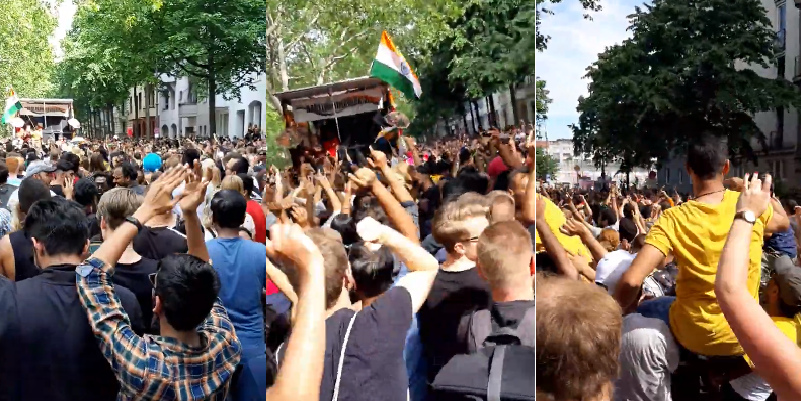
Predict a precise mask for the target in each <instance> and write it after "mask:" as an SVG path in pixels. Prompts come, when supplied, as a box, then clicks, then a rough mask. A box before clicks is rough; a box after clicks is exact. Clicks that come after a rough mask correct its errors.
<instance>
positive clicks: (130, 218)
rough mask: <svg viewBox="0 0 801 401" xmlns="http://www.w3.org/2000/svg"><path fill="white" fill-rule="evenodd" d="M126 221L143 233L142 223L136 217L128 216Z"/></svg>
mask: <svg viewBox="0 0 801 401" xmlns="http://www.w3.org/2000/svg"><path fill="white" fill-rule="evenodd" d="M125 221H127V222H129V223H131V224H133V225H135V226H136V231H142V223H140V222H139V220H137V219H136V217H133V216H128V217H126V218H125Z"/></svg>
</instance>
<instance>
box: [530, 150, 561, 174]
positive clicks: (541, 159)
mask: <svg viewBox="0 0 801 401" xmlns="http://www.w3.org/2000/svg"><path fill="white" fill-rule="evenodd" d="M535 157H536V158H535V159H534V160H535V164H534V165H535V167H536V169H537V178H538V179H540V180H545V179H547V178H548V177H551V179H554V177H555V176H556V173H558V172H559V160H557V159H556V158H555V157H553V156H551V155H549V154H546V153H545V151H544V150H543V149H542V148H537V150H536V152H535Z"/></svg>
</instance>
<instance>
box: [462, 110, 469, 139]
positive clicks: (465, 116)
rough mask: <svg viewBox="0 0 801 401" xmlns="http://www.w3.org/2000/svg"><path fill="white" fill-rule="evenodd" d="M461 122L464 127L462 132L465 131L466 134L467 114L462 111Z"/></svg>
mask: <svg viewBox="0 0 801 401" xmlns="http://www.w3.org/2000/svg"><path fill="white" fill-rule="evenodd" d="M462 123H463V124H464V126H463V127H464V132H465V134H467V133H468V130H467V114H466V113H465V112H462Z"/></svg>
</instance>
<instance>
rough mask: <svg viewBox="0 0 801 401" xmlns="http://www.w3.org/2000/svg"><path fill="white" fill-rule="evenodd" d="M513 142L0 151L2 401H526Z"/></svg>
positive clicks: (517, 163)
mask: <svg viewBox="0 0 801 401" xmlns="http://www.w3.org/2000/svg"><path fill="white" fill-rule="evenodd" d="M518 131H521V132H522V134H520V133H519V132H518ZM526 131H528V135H526ZM531 134H532V132H531V129H530V127H529V130H519V129H517V128H515V129H514V133H513V134H511V135H510V130H504V132H503V133H501V132H499V131H498V130H491V131H489V132H487V133H486V134H484V135H481V136H479V137H477V138H475V139H471V140H466V139H463V138H450V139H448V140H446V141H441V142H439V143H432V144H430V145H422V144H421V145H418V144H417V143H415V140H414V139H412V138H409V137H405V136H403V135H401V134H400V132H398V130H389V131H382V133H381V134H380V135H379V137H378V138H377V140H376V141H375V142H374V143H373V144H372V145H363V146H349V147H345V146H342V147H340V148H339V151H336V152H331V153H329V152H327V151H320V149H316V148H315V147H314V146H310V147H308V148H305V149H303V148H301V149H295V151H296V152H298V151H299V153H300V163H299V164H297V165H294V166H291V167H287V168H283V169H279V168H276V167H274V166H270V165H266V163H265V161H264V157H265V156H264V152H263V149H264V146H265V143H264V142H262V141H260V139H259V138H258V137H254V136H251V137H250V138H248V139H243V140H239V141H233V142H231V141H211V142H197V143H196V142H193V141H186V140H184V141H172V140H156V141H152V142H150V141H138V142H132V141H103V142H101V141H88V142H84V143H71V142H63V141H58V142H56V143H53V142H52V141H50V142H48V143H45V144H44V145H43V146H44V147H42V146H39V145H38V144H36V145H34V144H31V143H29V142H23V143H20V142H19V141H9V142H8V143H5V144H4V145H5V152H4V154H0V160H2V159H3V158H4V159H5V163H0V237H1V239H0V309H2V310H0V313H2V315H1V316H3V318H2V319H1V320H0V356H2V357H0V400H14V401H16V400H44V399H49V400H77V399H80V400H110V399H124V400H172V399H174V400H200V399H204V400H233V401H239V400H263V399H265V398H264V397H265V396H266V397H267V399H269V400H279V399H280V400H284V399H294V400H318V399H319V400H376V399H380V400H407V399H411V400H415V401H418V400H457V399H465V397H468V399H471V398H469V397H479V398H481V399H485V397H489V398H486V399H504V400H506V399H520V397H524V398H523V399H533V398H534V397H535V386H534V382H533V381H532V380H531V374H532V372H533V370H534V368H535V365H534V364H535V358H534V355H535V354H534V342H535V333H534V329H535V325H534V323H535V318H534V245H533V244H534V240H533V232H534V221H535V217H536V216H535V203H536V192H535V190H534V189H535V186H534V185H533V184H532V185H528V183H529V182H532V183H534V182H535V180H534V171H533V157H534V152H533V149H534V148H533V146H534V145H533V141H531V140H527V139H530V136H531ZM46 142H47V141H46ZM540 220H542V219H540ZM265 256H266V258H265Z"/></svg>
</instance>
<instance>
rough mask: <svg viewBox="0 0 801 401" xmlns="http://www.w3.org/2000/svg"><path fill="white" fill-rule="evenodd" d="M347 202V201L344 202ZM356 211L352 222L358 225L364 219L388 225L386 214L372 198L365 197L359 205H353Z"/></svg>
mask: <svg viewBox="0 0 801 401" xmlns="http://www.w3.org/2000/svg"><path fill="white" fill-rule="evenodd" d="M346 201H347V200H346ZM355 207H356V210H355V211H354V213H353V220H354V221H355V222H356V223H358V222H360V221H362V220H363V219H364V218H365V217H372V218H373V220H375V221H377V222H379V223H381V224H383V225H387V226H388V225H390V222H389V218H388V217H387V213H386V212H385V211H384V208H383V207H381V205H380V204H379V203H378V201H377V200H376V199H375V198H373V197H365V198H363V201H362V202H361V204H360V205H355Z"/></svg>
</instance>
